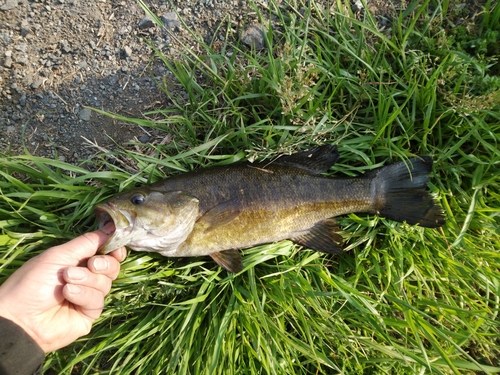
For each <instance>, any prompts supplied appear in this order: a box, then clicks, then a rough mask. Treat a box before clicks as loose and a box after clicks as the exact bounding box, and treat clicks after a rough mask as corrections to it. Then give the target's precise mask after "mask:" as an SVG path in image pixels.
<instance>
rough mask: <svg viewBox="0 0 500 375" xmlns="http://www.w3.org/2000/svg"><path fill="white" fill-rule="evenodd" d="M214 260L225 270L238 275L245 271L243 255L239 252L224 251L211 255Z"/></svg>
mask: <svg viewBox="0 0 500 375" xmlns="http://www.w3.org/2000/svg"><path fill="white" fill-rule="evenodd" d="M210 256H211V257H212V259H213V260H214V261H215V263H217V264H218V265H219V266H221V267H222V268H224V269H225V270H227V271H229V272H232V273H238V272H240V271H241V270H242V269H243V263H242V262H241V255H240V252H239V251H238V250H224V251H219V252H216V253H212V254H210Z"/></svg>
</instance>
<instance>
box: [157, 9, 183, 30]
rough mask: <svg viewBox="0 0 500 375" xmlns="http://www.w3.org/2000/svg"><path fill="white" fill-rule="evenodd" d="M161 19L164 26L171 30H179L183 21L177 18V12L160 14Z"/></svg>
mask: <svg viewBox="0 0 500 375" xmlns="http://www.w3.org/2000/svg"><path fill="white" fill-rule="evenodd" d="M160 20H161V22H163V26H165V28H166V29H168V30H171V31H174V30H175V31H177V30H179V28H180V26H181V23H180V22H179V20H178V19H177V14H176V13H175V12H167V13H164V14H163V15H162V16H160Z"/></svg>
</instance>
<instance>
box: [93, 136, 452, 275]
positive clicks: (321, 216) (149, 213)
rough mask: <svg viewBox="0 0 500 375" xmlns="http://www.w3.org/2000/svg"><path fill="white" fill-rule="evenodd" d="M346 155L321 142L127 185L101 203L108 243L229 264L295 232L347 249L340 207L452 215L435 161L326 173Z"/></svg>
mask: <svg viewBox="0 0 500 375" xmlns="http://www.w3.org/2000/svg"><path fill="white" fill-rule="evenodd" d="M338 159H339V152H338V148H337V146H336V145H330V144H328V145H322V146H319V147H316V148H313V149H310V150H306V151H299V152H297V153H294V154H289V155H281V156H280V157H278V158H276V159H275V160H273V161H271V162H269V161H267V162H266V161H263V162H258V163H249V162H241V163H235V164H231V165H227V166H215V167H208V168H205V169H200V170H195V171H192V172H187V173H182V174H179V175H176V176H173V177H170V178H167V179H165V180H162V181H159V182H157V183H154V184H151V185H146V186H143V187H138V188H134V189H132V190H130V191H125V192H122V193H119V194H117V195H115V196H113V197H112V198H110V199H109V200H107V201H106V202H104V203H101V204H98V205H96V207H95V213H96V216H97V222H98V226H99V228H102V227H104V226H105V225H106V224H107V223H109V222H110V221H113V222H114V224H115V228H116V229H115V231H114V233H113V234H112V235H111V237H110V238H109V239H108V240H107V241H106V243H105V244H104V245H103V246H102V247H101V248H100V250H99V252H100V253H101V254H107V253H109V252H111V251H113V250H115V249H117V248H119V247H121V246H127V247H129V248H130V249H132V250H136V251H148V252H156V253H159V254H162V255H164V256H166V257H193V256H206V255H208V256H210V257H212V259H213V260H214V261H215V262H216V263H217V264H218V265H220V266H221V267H223V268H224V269H226V270H227V271H229V272H233V273H238V272H240V271H241V270H242V269H243V262H242V258H241V255H240V252H239V250H241V249H246V248H250V247H252V246H256V245H259V244H265V243H273V242H277V241H281V240H285V239H288V240H291V241H293V242H295V243H297V244H299V245H302V246H304V247H306V248H309V249H313V250H316V251H320V252H324V253H329V254H339V253H341V252H342V251H343V237H342V236H341V235H340V234H339V231H340V227H339V225H338V223H337V221H336V220H335V217H337V216H340V215H345V214H349V213H367V214H373V215H379V216H381V217H384V218H386V219H390V220H395V221H398V222H406V223H408V224H411V225H419V226H422V227H427V228H437V227H440V226H442V225H443V224H444V223H445V217H444V212H443V210H442V208H441V207H440V206H439V205H438V204H437V203H436V201H435V199H434V197H433V196H432V194H431V193H430V192H429V190H428V186H427V184H428V181H429V174H430V172H431V170H432V165H433V161H432V158H431V157H430V156H417V157H412V158H410V159H408V160H406V161H398V162H395V163H393V164H388V165H385V166H382V167H379V168H377V169H374V170H372V171H369V172H367V173H365V174H363V175H360V176H358V177H335V178H332V177H326V176H324V175H322V173H323V172H326V171H328V170H329V169H330V168H331V167H332V166H333V165H334V164H335V163H336V162H337V160H338Z"/></svg>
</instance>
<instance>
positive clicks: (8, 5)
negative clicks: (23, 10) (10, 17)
mask: <svg viewBox="0 0 500 375" xmlns="http://www.w3.org/2000/svg"><path fill="white" fill-rule="evenodd" d="M16 7H17V0H7V1H6V2H5V4H4V5H2V6H1V7H0V10H11V9H14V8H16Z"/></svg>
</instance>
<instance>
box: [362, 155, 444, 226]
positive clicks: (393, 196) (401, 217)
mask: <svg viewBox="0 0 500 375" xmlns="http://www.w3.org/2000/svg"><path fill="white" fill-rule="evenodd" d="M431 169H432V159H431V157H429V156H422V157H417V158H411V159H409V160H408V161H407V162H406V163H405V162H402V161H401V162H397V163H394V164H390V165H387V166H385V167H382V168H380V169H377V170H374V171H372V172H370V173H368V174H367V175H366V177H371V178H373V185H372V186H374V188H375V189H376V190H375V191H376V204H375V207H376V213H377V214H378V215H380V216H382V217H385V218H387V219H391V220H396V221H401V222H403V221H405V222H407V223H408V224H419V225H420V226H422V227H428V228H436V227H440V226H441V225H443V224H444V223H445V219H444V214H443V210H442V209H441V207H439V206H438V205H436V202H435V201H434V199H433V197H432V196H431V194H430V193H429V191H428V189H427V182H428V181H429V173H430V172H431Z"/></svg>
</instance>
